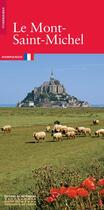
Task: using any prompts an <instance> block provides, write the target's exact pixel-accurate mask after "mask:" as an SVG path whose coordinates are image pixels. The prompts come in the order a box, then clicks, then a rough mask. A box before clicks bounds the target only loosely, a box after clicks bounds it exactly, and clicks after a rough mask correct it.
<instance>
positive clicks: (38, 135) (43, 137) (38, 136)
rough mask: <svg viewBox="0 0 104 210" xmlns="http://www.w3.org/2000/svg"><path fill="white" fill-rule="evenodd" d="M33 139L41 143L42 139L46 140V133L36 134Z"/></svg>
mask: <svg viewBox="0 0 104 210" xmlns="http://www.w3.org/2000/svg"><path fill="white" fill-rule="evenodd" d="M33 137H34V138H35V139H36V140H37V141H38V142H39V140H40V139H43V140H44V139H45V137H46V133H45V132H44V131H40V132H34V133H33Z"/></svg>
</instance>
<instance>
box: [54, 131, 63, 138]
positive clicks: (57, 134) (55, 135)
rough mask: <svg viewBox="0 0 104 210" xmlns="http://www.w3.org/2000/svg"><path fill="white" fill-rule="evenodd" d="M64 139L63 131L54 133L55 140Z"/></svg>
mask: <svg viewBox="0 0 104 210" xmlns="http://www.w3.org/2000/svg"><path fill="white" fill-rule="evenodd" d="M55 139H56V140H62V133H61V132H59V133H54V134H53V140H55Z"/></svg>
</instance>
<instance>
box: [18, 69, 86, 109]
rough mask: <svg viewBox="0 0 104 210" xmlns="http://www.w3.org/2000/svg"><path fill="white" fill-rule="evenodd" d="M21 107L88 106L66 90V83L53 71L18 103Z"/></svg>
mask: <svg viewBox="0 0 104 210" xmlns="http://www.w3.org/2000/svg"><path fill="white" fill-rule="evenodd" d="M17 106H19V107H53V108H54V107H62V108H67V107H88V106H89V104H88V102H86V101H81V100H79V99H77V98H76V97H75V96H71V95H70V94H69V93H67V92H66V90H65V87H64V85H62V84H61V82H60V81H59V80H57V79H55V78H54V75H53V72H51V75H50V79H49V81H46V82H43V84H42V85H41V86H40V87H34V89H33V90H32V91H31V92H29V93H28V94H27V96H26V97H25V98H24V99H23V100H22V101H21V102H19V103H18V104H17Z"/></svg>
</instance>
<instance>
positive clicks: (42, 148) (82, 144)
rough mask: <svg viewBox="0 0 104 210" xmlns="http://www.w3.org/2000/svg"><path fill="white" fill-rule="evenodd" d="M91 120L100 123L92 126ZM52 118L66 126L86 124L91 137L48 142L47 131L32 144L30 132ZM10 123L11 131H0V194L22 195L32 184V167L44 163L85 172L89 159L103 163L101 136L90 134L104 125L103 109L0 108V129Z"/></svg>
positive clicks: (48, 123) (42, 126) (43, 125)
mask: <svg viewBox="0 0 104 210" xmlns="http://www.w3.org/2000/svg"><path fill="white" fill-rule="evenodd" d="M93 119H99V120H100V124H99V125H96V126H94V125H93V124H92V121H93ZM55 120H59V121H60V122H61V124H65V125H69V126H74V127H76V126H87V127H90V128H91V129H92V136H91V137H83V136H79V137H76V139H75V140H70V141H69V140H66V139H64V138H63V141H62V142H52V137H51V135H50V133H48V134H47V137H46V139H45V141H44V142H43V141H41V142H40V143H34V139H33V137H32V133H33V132H34V131H40V130H45V128H46V125H51V126H53V123H54V121H55ZM5 124H10V125H11V126H12V132H11V133H10V134H4V133H2V131H1V130H0V194H1V195H3V194H20V193H21V194H26V193H30V191H29V189H30V188H31V186H32V185H33V183H34V180H33V178H32V170H33V169H35V168H39V167H41V166H43V165H45V164H51V165H52V166H55V167H58V168H61V167H62V166H64V165H67V166H68V167H69V168H71V169H77V168H78V169H80V171H81V172H82V175H83V176H84V175H86V173H87V167H88V166H89V165H90V164H91V162H92V161H95V160H98V161H99V162H100V163H101V164H102V170H103V169H104V168H103V165H104V164H103V163H104V138H103V137H100V138H97V137H95V136H94V131H95V130H97V129H98V128H104V109H103V108H71V109H58V108H57V109H48V108H31V109H27V108H24V109H23V108H0V128H1V127H2V126H3V125H5Z"/></svg>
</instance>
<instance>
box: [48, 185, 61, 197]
mask: <svg viewBox="0 0 104 210" xmlns="http://www.w3.org/2000/svg"><path fill="white" fill-rule="evenodd" d="M50 194H51V195H52V196H54V197H55V198H57V197H58V196H59V195H60V190H59V188H55V187H54V188H51V189H50Z"/></svg>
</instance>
